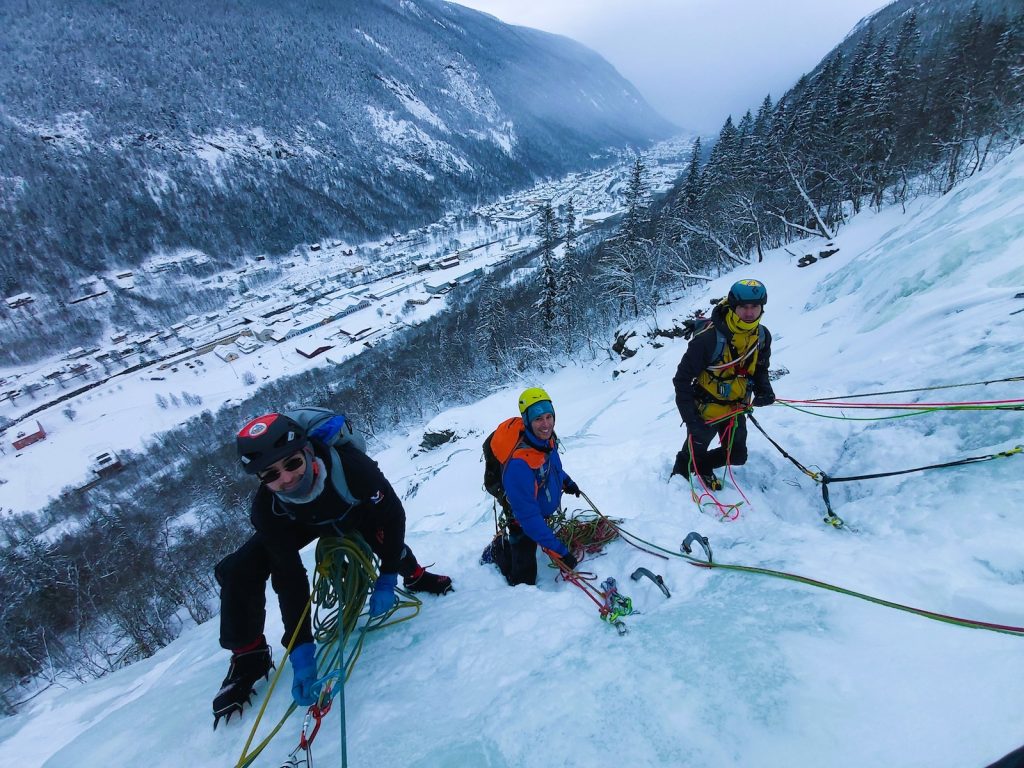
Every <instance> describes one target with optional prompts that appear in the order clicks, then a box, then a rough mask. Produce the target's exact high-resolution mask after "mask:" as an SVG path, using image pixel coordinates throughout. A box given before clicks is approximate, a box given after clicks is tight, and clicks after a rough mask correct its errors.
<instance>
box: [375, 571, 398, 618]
mask: <svg viewBox="0 0 1024 768" xmlns="http://www.w3.org/2000/svg"><path fill="white" fill-rule="evenodd" d="M396 586H398V574H397V573H382V574H381V575H380V576H378V577H377V583H376V584H374V585H373V594H372V595H370V616H381V615H383V614H385V613H387V612H388V611H390V610H391V608H392V606H394V604H395V587H396Z"/></svg>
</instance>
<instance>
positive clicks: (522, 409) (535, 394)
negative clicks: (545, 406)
mask: <svg viewBox="0 0 1024 768" xmlns="http://www.w3.org/2000/svg"><path fill="white" fill-rule="evenodd" d="M543 400H547V401H548V402H549V403H550V402H551V395H549V394H548V393H547V392H545V391H544V390H543V389H541V388H540V387H530V388H529V389H526V390H523V394H521V395H520V396H519V413H520V414H523V415H525V414H526V409H527V408H529V407H530V406H531V405H533V404H534V403H539V402H541V401H543Z"/></svg>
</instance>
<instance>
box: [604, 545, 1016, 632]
mask: <svg viewBox="0 0 1024 768" xmlns="http://www.w3.org/2000/svg"><path fill="white" fill-rule="evenodd" d="M619 535H621V536H622V538H623V540H624V541H626V540H628V539H634V540H636V541H639V542H641V543H642V544H646V545H647V546H649V547H653V548H654V549H656V550H659V551H661V552H664V553H666V554H668V555H672V556H674V557H679V558H682V559H683V560H686V561H687V562H689V563H690V564H691V565H694V566H697V567H700V568H708V569H711V568H720V569H722V570H724V571H734V572H736V573H753V574H758V575H761V576H773V577H775V578H779V579H785V580H787V581H795V582H798V583H800V584H806V585H808V586H811V587H818V588H820V589H825V590H828V591H830V592H837V593H839V594H842V595H848V596H849V597H856V598H859V599H861V600H866V601H867V602H869V603H874V604H876V605H882V606H885V607H887V608H895V609H896V610H899V611H904V612H906V613H912V614H914V615H916V616H921V617H923V618H926V619H932V620H934V621H941V622H944V623H946V624H953V625H956V626H959V627H967V628H969V629H985V630H988V631H990V632H1001V633H1003V634H1007V635H1016V636H1018V637H1024V627H1014V626H1009V625H1004V624H993V623H990V622H987V621H976V620H974V619H964V618H960V617H957V616H948V615H946V614H943V613H936V612H935V611H928V610H925V609H923V608H914V607H912V606H909V605H903V604H901V603H894V602H892V601H891V600H885V599H882V598H880V597H873V596H872V595H867V594H864V593H863V592H857V591H855V590H852V589H847V588H845V587H839V586H836V585H835V584H829V583H827V582H824V581H819V580H818V579H812V578H809V577H807V576H800V575H798V574H795V573H787V572H785V571H776V570H773V569H770V568H760V567H757V566H750V565H733V564H730V563H717V562H712V561H711V560H701V559H700V558H697V557H694V556H692V555H688V554H685V553H682V552H675V551H673V550H669V549H665V548H663V547H660V546H658V545H657V544H654V543H653V542H650V541H647V540H646V539H642V538H640V537H639V536H637V535H636V534H633V533H630V532H629V531H626V530H624V529H623V528H622V527H621V526H620V527H619Z"/></svg>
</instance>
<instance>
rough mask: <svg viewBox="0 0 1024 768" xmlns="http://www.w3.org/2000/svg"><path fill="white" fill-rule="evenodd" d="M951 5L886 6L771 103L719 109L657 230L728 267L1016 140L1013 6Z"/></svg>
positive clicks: (1022, 49) (1022, 112)
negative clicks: (718, 120) (738, 110)
mask: <svg viewBox="0 0 1024 768" xmlns="http://www.w3.org/2000/svg"><path fill="white" fill-rule="evenodd" d="M962 6H963V3H960V2H958V0H941V1H939V2H927V3H921V2H900V3H894V4H893V5H892V6H889V7H888V8H886V9H884V11H881V12H879V17H880V18H883V21H881V22H877V24H876V19H874V18H872V19H869V20H867V21H866V22H865V23H864V24H863V25H862V27H861V28H860V29H859V30H858V31H857V33H856V35H855V36H853V39H854V40H855V42H854V44H853V46H852V49H851V45H850V44H849V43H847V44H844V45H842V46H839V47H838V48H837V49H836V50H835V51H834V52H833V54H832V55H830V56H829V57H827V58H826V60H825V61H824V62H823V63H822V64H821V65H820V66H819V67H818V68H817V69H816V70H815V71H814V73H813V74H809V75H805V76H803V77H801V78H800V80H799V82H797V83H796V85H795V86H794V87H793V88H792V89H790V90H789V91H788V92H787V93H785V94H783V96H782V97H781V98H779V99H778V100H777V101H773V100H772V98H771V96H766V97H765V99H764V101H763V103H762V104H761V105H760V107H759V108H757V109H756V110H749V111H747V112H746V114H744V115H743V116H742V117H741V118H740V119H739V120H738V121H735V120H733V119H732V117H730V118H728V119H727V120H726V121H725V124H724V125H723V126H722V129H721V131H720V133H719V135H718V138H717V141H716V142H715V143H714V146H713V148H712V149H711V151H710V154H709V156H708V157H706V158H705V157H703V156H702V153H701V151H700V148H699V147H697V148H695V150H694V153H693V158H692V161H691V166H690V170H689V173H688V174H687V177H686V179H685V182H684V183H683V184H681V185H680V187H679V189H678V190H677V191H676V195H675V197H674V200H673V201H672V202H671V203H670V204H669V206H668V210H667V211H666V212H665V213H664V215H663V217H662V219H661V220H660V223H659V225H657V226H656V227H655V229H656V230H657V231H658V237H661V238H664V239H666V240H667V241H670V242H671V243H672V244H673V245H672V247H673V248H674V249H675V250H676V251H677V252H682V254H683V256H684V258H685V259H688V260H690V261H692V262H694V263H706V262H709V261H710V262H717V263H720V264H722V265H727V264H737V263H741V262H742V261H743V260H745V259H746V257H747V255H748V254H751V253H753V254H757V255H760V254H761V253H762V252H763V251H764V250H765V249H766V248H774V247H778V246H779V245H783V244H785V243H786V242H788V241H790V240H793V239H796V238H800V237H803V236H805V235H807V234H818V235H821V236H822V237H823V238H825V239H829V238H831V237H832V236H833V235H834V233H835V231H836V228H837V227H838V226H840V225H841V224H842V223H843V222H844V221H846V219H847V218H848V217H849V216H850V215H852V214H855V213H857V212H858V211H859V210H860V209H861V208H862V207H863V206H871V207H874V208H879V207H881V206H883V205H887V204H891V203H897V204H901V203H905V202H906V201H907V200H908V199H910V198H912V197H914V196H916V195H919V194H922V193H933V192H937V193H945V192H948V191H949V190H950V189H952V188H953V186H954V185H956V184H957V183H959V182H960V181H962V180H963V179H965V178H967V177H969V176H971V175H972V174H974V173H976V172H977V171H979V170H981V169H982V168H984V167H986V165H989V164H991V163H992V162H995V161H996V160H998V159H999V158H1001V157H1004V156H1005V155H1006V154H1007V153H1008V152H1010V151H1012V150H1013V148H1014V147H1016V146H1018V145H1019V144H1020V143H1021V141H1022V139H1024V7H1021V6H1020V4H1003V3H993V4H992V5H991V6H986V7H985V9H984V12H983V9H982V7H981V6H980V5H978V4H977V3H975V4H974V5H972V6H970V7H969V8H968V9H966V11H965V12H962V11H961V10H960V9H961V8H962ZM1004 7H1006V8H1007V12H1006V13H1003V12H1001V9H1002V8H1004ZM897 9H899V10H900V12H899V13H898V15H895V16H894V12H895V11H896V10H897ZM919 11H920V12H921V15H923V17H924V18H925V19H926V22H927V23H926V27H927V30H928V33H927V35H922V33H921V29H920V26H921V25H920V22H919V18H920V16H919ZM883 14H884V17H883ZM883 22H884V23H883ZM848 49H849V50H848Z"/></svg>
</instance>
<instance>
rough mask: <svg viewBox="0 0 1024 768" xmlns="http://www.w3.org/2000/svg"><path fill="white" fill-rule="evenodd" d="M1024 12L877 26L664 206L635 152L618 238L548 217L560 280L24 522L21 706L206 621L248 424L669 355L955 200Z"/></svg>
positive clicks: (284, 398)
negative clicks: (823, 263)
mask: <svg viewBox="0 0 1024 768" xmlns="http://www.w3.org/2000/svg"><path fill="white" fill-rule="evenodd" d="M939 4H940V3H936V5H939ZM950 7H951V8H952V9H953V10H955V4H953V3H950ZM1022 25H1024V19H1022V16H1021V15H1020V11H1019V10H1018V12H1017V15H1014V16H1007V15H998V14H997V15H985V14H983V13H982V12H981V11H980V9H978V8H977V7H975V8H973V9H971V10H970V11H969V12H967V13H966V14H962V15H958V16H955V17H954V18H951V22H950V24H949V25H948V27H947V29H948V34H944V35H933V36H932V37H931V38H930V40H929V41H928V42H927V44H926V43H925V42H924V41H923V40H922V36H921V35H920V30H919V27H918V23H917V17H916V16H915V14H914V13H913V12H909V11H908V12H907V13H906V14H904V15H903V17H902V18H901V20H900V24H899V26H898V27H897V28H893V27H891V26H890V27H887V28H886V31H885V32H884V33H883V32H881V31H875V30H874V29H873V27H872V25H866V27H865V29H864V30H863V31H862V36H861V37H860V40H859V42H858V44H857V46H856V48H855V50H854V52H853V53H852V54H850V55H847V54H845V53H843V52H842V51H841V50H837V51H836V52H835V53H834V54H833V55H831V56H830V57H828V59H827V60H826V61H825V62H823V64H822V66H820V67H819V68H818V69H817V70H816V72H815V73H814V74H811V75H808V76H806V77H803V78H801V80H800V81H799V83H797V84H796V86H794V88H793V89H791V90H790V91H789V92H787V93H786V94H784V95H783V96H782V97H781V98H779V99H778V100H777V101H775V100H773V99H771V98H766V99H765V101H764V103H763V104H762V105H761V107H760V109H758V110H757V111H756V112H754V111H752V112H749V113H747V114H746V115H744V116H743V117H742V118H741V119H740V120H739V121H738V122H734V121H733V120H731V119H730V120H727V121H726V123H725V125H724V126H723V128H722V131H721V134H720V136H719V138H718V141H717V142H716V143H715V145H714V147H713V149H712V150H711V152H710V155H709V156H707V157H705V155H704V154H703V153H702V152H701V151H700V148H699V146H698V147H695V149H694V153H693V161H692V163H691V167H690V173H689V174H688V176H687V178H686V179H685V181H684V183H682V184H681V185H680V186H679V188H678V189H677V190H676V193H675V195H674V196H673V197H672V198H670V200H669V201H668V202H667V204H665V205H663V206H660V207H659V208H658V209H656V210H654V209H652V208H650V207H649V206H648V201H647V199H646V197H647V196H646V191H645V189H644V184H643V173H644V169H643V166H642V163H639V162H638V163H637V164H636V165H635V167H634V174H633V178H632V180H631V183H630V188H629V193H628V197H627V203H628V204H627V210H626V213H625V216H624V218H623V221H622V224H621V227H620V230H619V232H618V233H617V234H616V236H615V237H614V238H612V239H611V240H609V241H606V242H604V243H599V244H595V243H589V242H584V243H576V242H575V238H574V236H573V235H574V233H575V231H576V230H575V229H574V227H575V221H574V219H573V216H572V212H571V209H570V208H569V207H567V208H566V209H564V210H562V211H560V212H557V211H553V210H545V211H544V212H543V215H542V220H543V225H544V226H543V229H542V238H543V242H542V248H541V264H542V268H543V271H542V272H541V276H542V279H539V280H538V279H524V274H523V272H522V271H521V270H513V269H511V268H509V267H506V268H503V269H499V270H497V271H495V272H494V273H492V274H491V275H490V276H489V277H488V278H487V279H486V280H484V281H481V283H478V284H476V285H470V286H463V287H460V288H458V289H456V291H455V292H454V293H453V295H452V296H453V304H452V307H453V308H452V311H451V312H447V313H445V314H443V315H438V316H436V317H434V318H433V319H431V320H430V321H429V322H427V323H424V324H423V325H421V326H419V327H417V328H415V329H412V330H410V332H409V333H408V334H405V335H400V336H395V337H393V338H391V339H389V340H388V341H387V342H386V343H384V344H382V345H380V346H378V347H375V348H374V349H372V350H368V351H367V352H366V353H364V354H362V355H360V356H359V357H357V358H355V359H353V360H351V361H348V362H347V363H346V364H344V365H342V366H337V367H331V368H324V369H319V370H316V371H313V372H310V373H307V374H304V375H303V376H302V377H301V378H294V379H283V380H279V381H275V382H271V383H269V384H268V385H267V386H266V387H264V388H262V389H260V390H259V392H258V393H257V394H255V395H254V397H252V398H250V399H249V400H247V401H245V402H244V403H242V404H241V405H240V406H239V407H238V410H237V411H222V412H220V413H217V414H214V413H210V412H206V413H204V414H203V415H202V416H201V417H200V418H198V419H195V420H193V421H191V422H189V423H187V424H184V425H182V427H181V428H180V429H178V430H175V432H174V433H173V434H168V435H163V436H161V437H160V439H159V440H158V441H157V442H156V443H155V444H154V445H153V447H152V450H151V452H150V454H149V455H147V456H140V457H132V459H133V461H132V462H131V466H132V470H131V471H130V472H125V473H122V474H121V475H119V476H118V477H117V478H115V480H114V481H113V482H111V483H109V484H106V485H105V486H104V487H101V488H98V489H96V490H95V491H90V492H89V493H88V494H77V493H70V492H69V493H67V494H66V495H64V496H63V497H61V498H60V499H58V500H55V501H54V502H53V503H52V504H51V505H50V506H49V507H48V508H47V509H45V510H42V511H41V512H40V513H38V514H34V515H25V516H23V517H21V518H17V519H11V520H10V521H9V524H8V525H6V526H5V529H4V535H5V537H6V540H5V541H4V547H3V550H2V551H0V594H3V595H4V600H3V601H0V602H2V603H3V610H4V613H3V616H4V621H3V622H0V629H2V631H0V679H2V680H4V681H5V690H6V694H5V704H6V706H8V707H14V706H16V705H17V703H18V702H19V701H21V700H22V698H23V696H25V695H26V694H25V691H24V690H23V689H21V688H19V686H18V681H19V680H21V679H24V678H26V677H28V676H32V675H40V674H41V673H46V674H49V675H51V677H52V678H53V679H54V680H59V679H62V677H63V676H66V675H69V674H73V675H77V676H79V677H89V676H92V675H99V674H103V673H104V672H105V671H107V670H109V669H112V668H116V667H117V666H120V665H122V664H124V663H126V662H129V661H131V660H134V659H137V658H139V657H141V656H145V655H147V654H148V653H150V652H151V651H152V649H153V648H154V647H158V646H160V645H161V644H163V643H165V642H166V641H167V638H168V637H171V636H173V635H174V634H176V633H177V632H178V631H180V627H181V624H182V621H183V617H184V616H185V613H189V614H191V618H192V619H195V620H197V621H199V620H202V619H203V618H204V617H206V616H207V615H209V610H210V609H209V605H210V601H211V599H212V597H213V590H214V587H213V584H212V583H211V580H210V578H209V574H210V570H211V567H212V565H213V563H214V562H216V560H217V559H218V558H219V557H220V556H222V555H223V554H225V553H226V552H228V551H230V550H231V548H232V546H233V545H234V544H235V543H236V542H237V541H238V540H239V539H240V538H241V537H242V536H244V535H245V533H246V530H247V529H246V522H245V509H246V505H247V494H248V492H249V491H250V486H249V484H248V483H247V481H246V479H245V478H244V477H242V476H241V474H240V473H239V472H238V471H237V468H236V466H235V458H234V447H233V444H232V443H231V442H230V439H231V436H232V435H233V433H234V429H236V428H237V425H238V424H239V423H240V422H242V421H243V417H244V416H246V415H256V413H259V412H261V411H260V410H258V409H259V408H260V407H261V405H263V404H266V403H276V404H278V407H280V408H287V407H290V406H296V405H299V404H302V403H315V404H317V405H321V406H326V407H335V408H338V409H342V410H344V411H346V412H347V413H348V414H349V415H350V416H352V417H353V419H354V420H355V421H356V422H357V423H359V424H361V425H364V426H365V427H366V428H367V429H368V430H369V431H371V432H382V433H387V432H388V431H389V430H394V429H407V428H408V427H409V425H410V424H417V425H421V424H423V423H424V422H425V421H426V420H428V419H429V418H430V417H431V416H432V415H433V414H436V413H437V412H439V411H441V410H443V409H445V408H448V407H452V406H455V405H459V404H465V403H469V402H473V401H475V400H476V399H479V398H481V397H484V396H485V395H486V394H488V393H490V392H491V391H493V390H494V388H496V387H499V386H507V385H508V383H509V382H510V381H515V380H517V379H519V378H525V377H528V376H530V375H531V374H533V373H536V372H537V371H539V370H542V369H543V368H544V367H545V366H557V365H561V364H564V363H565V362H566V361H567V360H573V361H580V360H588V361H592V360H595V359H598V358H603V357H611V358H613V359H618V357H619V356H621V357H628V356H629V355H630V354H632V353H633V351H632V350H631V349H630V335H631V334H633V335H634V337H635V335H636V334H642V333H643V332H645V331H646V332H648V333H649V334H650V336H651V338H652V339H653V342H652V347H653V346H654V345H655V344H660V343H662V340H663V339H659V338H657V337H678V336H679V335H681V329H679V328H675V327H669V328H664V327H661V321H662V320H663V318H662V317H660V315H659V312H661V311H663V310H662V309H661V308H663V307H664V305H665V304H666V302H668V301H669V300H670V299H672V298H674V297H675V296H677V295H678V294H679V292H680V291H681V289H682V288H684V287H687V286H692V285H694V284H695V283H701V284H703V283H706V282H708V281H710V280H713V279H714V278H715V277H716V275H717V274H719V273H720V272H721V271H723V270H725V269H728V268H732V267H733V266H736V265H747V264H749V263H750V262H751V261H753V260H755V259H758V258H759V256H760V254H763V253H764V252H765V251H767V250H769V249H772V248H779V247H780V246H781V247H786V246H788V245H789V244H790V243H792V242H793V241H795V240H806V238H808V237H812V238H814V240H813V241H811V242H819V241H820V243H821V244H825V243H827V242H828V238H831V237H833V236H834V235H835V234H836V231H837V229H838V228H839V227H841V226H842V225H843V223H844V222H846V221H848V220H849V218H850V217H851V216H853V215H854V214H856V213H857V212H858V211H864V210H865V209H866V208H868V207H873V208H882V207H885V206H891V205H903V204H906V203H908V202H909V201H910V200H911V199H912V198H913V197H915V196H919V195H921V194H932V195H936V196H939V195H942V194H945V193H947V192H949V191H950V190H951V189H954V188H955V185H957V184H959V183H961V182H963V181H964V180H965V179H966V178H968V177H970V176H972V175H973V174H976V173H977V172H978V171H979V170H981V169H983V168H985V167H987V166H990V165H992V164H994V163H995V162H997V161H998V160H999V159H1001V158H1002V157H1004V156H1005V155H1007V154H1008V153H1009V152H1011V151H1012V150H1013V149H1014V148H1015V147H1017V146H1019V145H1020V143H1021V137H1022V130H1024V66H1022V64H1021V62H1022V61H1024V29H1022ZM1013 183H1015V177H1011V178H1010V179H1009V180H1007V181H1006V184H1007V185H1008V187H1009V186H1010V185H1012V184H1013ZM567 230H568V234H567ZM559 238H567V242H566V243H565V244H564V247H563V248H562V251H561V252H560V253H558V254H556V253H555V249H556V247H557V241H558V240H559ZM1014 242H1015V241H1014ZM794 255H795V254H794ZM929 258H930V257H929ZM935 258H941V254H939V255H936V256H935ZM964 258H967V257H964ZM572 286H576V288H575V289H572ZM594 286H597V289H595V288H594ZM620 324H622V325H620ZM616 331H619V333H618V334H617V335H616ZM618 373H619V371H615V372H614V374H613V376H614V375H616V374H618ZM666 386H668V384H667V382H666ZM620 437H621V435H620ZM474 450H476V449H474ZM167 500H173V504H174V506H173V507H172V506H169V505H168V503H167ZM55 531H59V533H55ZM47 532H49V535H50V538H45V537H44V536H43V534H45V533H47ZM138 542H143V545H139V544H138ZM115 562H116V566H115V565H114V563H115ZM67 605H74V606H75V607H76V610H75V612H74V613H69V612H68V611H67V610H65V609H64V607H65V606H67ZM182 609H185V613H183V612H182ZM110 648H116V649H117V651H116V653H114V652H109V651H107V650H106V649H110Z"/></svg>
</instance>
